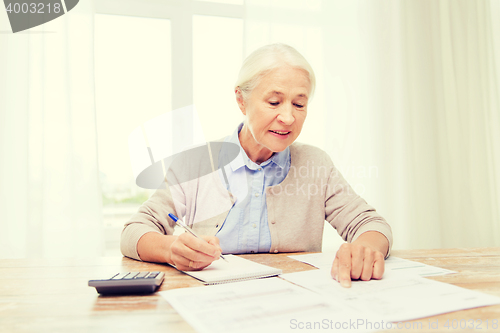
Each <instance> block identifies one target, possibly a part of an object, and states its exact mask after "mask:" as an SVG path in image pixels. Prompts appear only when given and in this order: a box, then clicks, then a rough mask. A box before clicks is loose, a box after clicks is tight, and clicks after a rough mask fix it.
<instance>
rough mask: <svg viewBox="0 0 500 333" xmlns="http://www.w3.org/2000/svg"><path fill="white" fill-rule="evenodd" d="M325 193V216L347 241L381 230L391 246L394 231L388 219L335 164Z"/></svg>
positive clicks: (390, 246)
mask: <svg viewBox="0 0 500 333" xmlns="http://www.w3.org/2000/svg"><path fill="white" fill-rule="evenodd" d="M327 184H328V185H327V187H326V192H325V219H326V220H327V221H328V222H329V223H330V224H331V225H332V226H333V227H334V228H335V229H337V232H338V233H339V235H340V236H341V237H342V238H343V239H344V240H345V241H347V242H350V243H351V242H353V241H355V240H356V239H357V238H358V237H359V236H360V235H361V234H362V233H364V232H367V231H378V232H380V233H381V234H383V235H384V236H385V237H386V238H387V240H388V242H389V250H388V251H387V255H386V258H387V257H389V254H390V251H391V248H392V230H391V227H390V226H389V224H388V223H387V221H386V220H385V219H384V218H383V217H382V216H380V214H378V212H377V211H376V210H375V208H373V207H372V206H370V205H368V204H367V202H366V201H365V200H364V199H363V198H361V197H360V196H359V195H358V194H356V192H355V191H354V190H353V189H352V187H351V186H350V185H349V183H347V181H346V180H345V179H344V177H343V176H342V175H341V174H340V172H339V171H338V170H337V169H336V168H335V167H334V166H333V167H332V169H331V173H330V176H329V179H328V183H327Z"/></svg>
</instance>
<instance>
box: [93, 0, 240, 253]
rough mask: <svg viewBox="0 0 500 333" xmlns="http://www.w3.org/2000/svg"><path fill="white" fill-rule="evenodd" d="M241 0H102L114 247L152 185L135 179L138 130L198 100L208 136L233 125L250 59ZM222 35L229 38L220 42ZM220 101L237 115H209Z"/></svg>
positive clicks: (98, 55) (101, 78) (102, 161)
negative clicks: (131, 143) (237, 87)
mask: <svg viewBox="0 0 500 333" xmlns="http://www.w3.org/2000/svg"><path fill="white" fill-rule="evenodd" d="M242 5H243V0H224V1H223V0H220V1H215V0H214V1H195V0H183V1H182V2H179V1H172V0H164V1H162V2H161V3H159V2H158V1H152V0H142V1H140V2H138V1H132V0H120V1H117V0H99V1H96V12H97V14H96V16H95V77H96V113H97V127H98V152H99V169H100V176H101V186H102V193H103V217H104V229H105V240H106V254H107V255H119V254H120V251H119V240H120V232H121V230H122V229H123V224H124V222H126V221H127V220H128V218H129V217H130V216H131V215H132V214H133V213H134V212H135V211H136V210H137V208H138V207H139V205H140V204H141V203H142V202H143V201H145V200H146V199H147V198H148V197H149V195H150V194H151V193H152V191H149V190H144V189H141V188H140V187H138V186H137V185H136V184H135V179H134V176H133V174H132V170H131V166H130V161H129V152H128V135H129V134H130V133H131V132H132V130H133V129H134V128H136V127H138V126H140V125H141V124H143V123H144V122H145V121H147V120H149V119H151V118H154V117H156V116H158V115H161V114H163V113H165V112H167V111H171V110H174V109H177V108H180V107H183V106H186V105H190V104H193V103H194V104H195V105H196V106H197V108H198V114H199V117H200V120H201V124H202V127H203V132H204V135H205V139H206V140H213V139H218V138H220V137H221V136H222V135H224V134H227V133H230V132H231V131H232V130H233V127H234V126H235V124H237V122H238V120H239V119H240V118H241V116H240V114H239V113H238V110H237V104H236V102H234V103H229V102H227V101H231V100H233V101H234V98H232V97H231V96H230V98H229V99H228V98H227V96H228V95H227V94H232V89H233V84H234V82H235V80H236V75H237V71H238V68H239V66H240V65H241V61H242V60H243V21H242V17H243V6H242ZM220 35H223V36H224V38H223V40H227V41H228V43H218V41H220V40H221V38H220ZM210 36H212V37H213V36H217V38H212V39H211V38H210ZM222 101H225V102H222ZM214 108H224V109H230V108H232V109H234V116H229V117H228V118H227V119H225V120H224V123H223V124H220V119H219V120H217V121H218V123H217V126H218V128H217V127H216V126H213V123H214V121H215V119H213V117H211V116H210V113H211V111H212V110H213V109H214ZM227 113H228V114H230V113H231V110H228V111H227ZM221 126H222V127H221ZM216 128H217V130H216ZM221 128H222V129H221ZM220 133H224V134H222V135H221V134H220Z"/></svg>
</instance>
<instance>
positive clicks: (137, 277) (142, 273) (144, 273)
mask: <svg viewBox="0 0 500 333" xmlns="http://www.w3.org/2000/svg"><path fill="white" fill-rule="evenodd" d="M148 274H149V272H140V273H139V274H138V275H136V276H135V277H134V279H142V278H144V277H145V276H146V275H148Z"/></svg>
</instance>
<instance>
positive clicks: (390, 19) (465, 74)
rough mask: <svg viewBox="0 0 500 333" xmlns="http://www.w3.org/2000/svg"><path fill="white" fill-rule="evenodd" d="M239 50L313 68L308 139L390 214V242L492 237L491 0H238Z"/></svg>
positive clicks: (495, 154) (496, 154) (495, 91)
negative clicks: (261, 50)
mask: <svg viewBox="0 0 500 333" xmlns="http://www.w3.org/2000/svg"><path fill="white" fill-rule="evenodd" d="M245 4H246V8H245V10H246V11H245V13H246V18H245V46H246V48H245V55H248V54H249V53H250V52H251V51H252V50H254V49H255V48H257V47H259V46H261V45H264V44H268V43H271V42H284V43H287V44H290V45H292V46H294V47H296V48H297V49H298V50H299V51H300V52H301V53H302V54H303V55H304V56H305V57H306V58H307V59H308V60H309V61H310V62H311V65H312V66H313V68H314V69H315V71H316V75H317V77H318V84H317V89H318V90H317V92H316V94H315V97H314V99H313V102H312V104H311V105H310V108H309V114H308V119H307V120H306V123H305V127H304V130H303V133H302V134H301V136H300V137H299V141H305V142H308V143H311V144H314V145H316V146H319V147H321V148H323V149H325V150H326V151H327V152H328V153H329V154H330V156H331V157H332V158H333V160H334V163H335V164H336V165H337V167H338V168H339V169H340V170H341V172H342V173H343V174H344V176H345V177H346V178H347V179H348V181H349V182H350V183H351V185H352V186H353V187H354V189H355V190H356V191H357V192H358V193H359V194H361V195H362V196H363V197H364V198H365V199H366V200H367V201H368V202H369V203H370V204H372V205H373V206H374V207H375V208H376V209H377V210H378V211H379V212H380V213H381V214H382V215H383V216H384V217H386V219H387V220H388V221H389V223H390V224H391V226H392V227H393V231H394V237H395V241H394V248H398V249H405V248H441V247H476V246H477V247H479V246H500V109H499V107H500V104H499V98H500V88H499V80H500V25H499V22H500V4H499V2H498V1H486V0H484V1H482V0H449V1H448V0H439V1H436V0H419V1H413V0H406V1H399V0H398V1H396V0H394V1H387V0H384V1H382V0H375V1H374V0H370V1H343V0H323V1H322V0H315V1H307V2H306V1H291V0H287V1H283V0H272V1H267V0H266V1H264V0H246V1H245Z"/></svg>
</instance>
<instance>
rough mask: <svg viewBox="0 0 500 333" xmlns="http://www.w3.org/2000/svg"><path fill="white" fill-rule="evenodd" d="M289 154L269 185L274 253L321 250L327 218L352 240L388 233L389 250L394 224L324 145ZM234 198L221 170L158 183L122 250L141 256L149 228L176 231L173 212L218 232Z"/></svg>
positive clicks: (299, 147)
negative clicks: (281, 174) (282, 174)
mask: <svg viewBox="0 0 500 333" xmlns="http://www.w3.org/2000/svg"><path fill="white" fill-rule="evenodd" d="M290 156H291V166H290V171H289V173H288V175H287V176H286V178H285V179H284V180H283V182H281V183H280V184H278V185H275V186H271V187H268V188H266V203H267V211H268V223H269V230H270V232H271V242H272V244H271V250H270V252H271V253H278V252H302V251H311V252H313V251H314V252H317V251H321V243H322V238H323V226H324V221H325V220H326V221H328V222H329V223H330V224H331V225H332V226H333V227H334V228H335V229H336V230H337V232H338V233H339V235H340V236H342V238H343V239H344V240H346V241H347V242H352V241H354V240H355V239H356V238H357V237H359V235H361V234H362V233H363V232H366V231H371V230H374V231H378V232H380V233H382V234H383V235H385V237H386V238H387V239H388V241H389V251H390V249H391V247H392V231H391V227H390V226H389V224H387V222H386V221H385V220H384V218H382V217H381V216H380V215H379V214H378V213H377V212H376V211H375V209H374V208H373V207H371V206H369V205H368V204H367V203H366V201H364V200H363V199H362V198H361V197H359V196H358V195H357V194H356V193H355V192H354V191H353V190H352V188H351V187H350V186H349V184H348V183H347V182H346V181H345V179H344V178H343V177H342V175H341V174H340V173H339V172H338V170H337V169H336V168H335V167H334V165H333V163H332V161H331V159H330V157H329V156H328V155H327V154H326V153H325V152H324V151H323V150H321V149H319V148H316V147H314V146H310V145H305V144H300V143H294V144H292V145H291V146H290ZM234 202H235V198H234V197H233V196H232V194H231V193H230V192H228V191H227V190H226V187H225V185H224V184H223V182H222V181H221V179H220V176H219V174H218V172H213V173H211V174H209V175H206V176H203V177H200V178H198V179H195V180H192V181H190V182H186V183H182V184H180V185H176V186H173V187H172V186H171V187H170V188H166V189H165V188H164V189H158V190H157V191H156V192H155V193H154V194H153V195H152V196H151V198H149V200H147V201H146V202H145V203H144V204H143V205H142V206H141V207H140V208H139V210H138V212H137V213H136V214H134V215H133V216H132V217H131V218H130V220H129V221H128V222H126V223H125V227H124V229H123V231H122V236H121V251H122V253H123V255H125V256H127V257H130V258H134V259H137V260H140V258H139V255H138V254H137V242H138V241H139V239H140V238H141V237H142V236H143V235H144V234H145V233H147V232H158V233H161V234H164V235H171V234H172V233H173V231H174V225H175V223H174V222H173V221H172V220H171V219H170V218H168V213H172V214H175V215H177V216H180V217H184V221H185V222H186V223H187V224H188V225H190V226H191V227H192V228H193V230H194V231H195V232H196V233H198V234H200V235H211V236H213V235H215V234H216V233H217V232H218V231H219V229H220V228H221V227H222V225H223V223H224V221H225V219H226V216H227V214H228V212H229V209H230V208H231V207H232V205H233V203H234ZM388 255H389V253H388V254H387V256H388Z"/></svg>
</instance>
